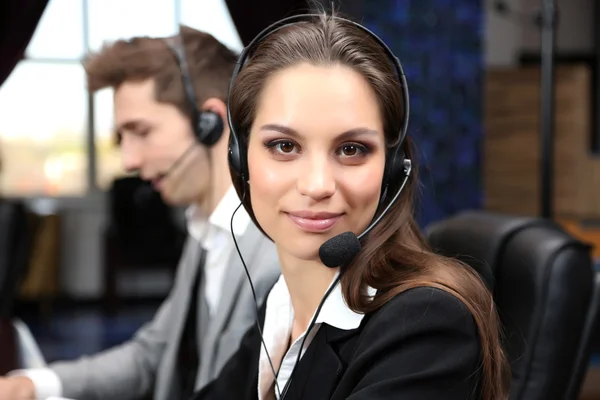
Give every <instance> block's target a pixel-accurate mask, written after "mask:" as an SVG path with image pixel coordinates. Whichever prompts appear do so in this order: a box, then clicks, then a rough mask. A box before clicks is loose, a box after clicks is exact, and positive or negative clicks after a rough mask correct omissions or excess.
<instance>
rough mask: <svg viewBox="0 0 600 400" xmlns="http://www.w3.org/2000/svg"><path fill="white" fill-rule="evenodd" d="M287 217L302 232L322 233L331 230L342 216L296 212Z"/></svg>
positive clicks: (288, 214)
mask: <svg viewBox="0 0 600 400" xmlns="http://www.w3.org/2000/svg"><path fill="white" fill-rule="evenodd" d="M287 216H288V217H289V218H290V219H291V220H292V222H293V223H294V224H296V226H298V227H299V228H300V229H302V230H305V231H307V232H313V233H322V232H326V231H328V230H329V229H331V228H332V227H333V226H334V225H335V224H336V223H337V222H338V221H339V220H340V218H341V217H342V214H335V213H325V212H321V213H313V212H309V211H297V212H290V213H287Z"/></svg>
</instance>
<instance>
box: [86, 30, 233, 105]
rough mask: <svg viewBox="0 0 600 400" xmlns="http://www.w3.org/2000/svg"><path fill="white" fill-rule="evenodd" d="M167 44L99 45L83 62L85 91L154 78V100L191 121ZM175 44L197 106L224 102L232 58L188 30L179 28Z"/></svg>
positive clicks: (205, 36) (203, 36)
mask: <svg viewBox="0 0 600 400" xmlns="http://www.w3.org/2000/svg"><path fill="white" fill-rule="evenodd" d="M166 40H168V39H166V38H151V37H135V38H132V39H128V40H119V41H116V42H114V43H111V44H107V45H104V46H103V48H102V49H101V50H100V51H98V52H97V53H91V54H89V55H88V56H87V57H86V58H85V60H84V62H83V66H84V68H85V71H86V74H87V82H88V88H89V90H91V91H92V92H95V91H97V90H100V89H103V88H107V87H112V88H114V89H117V88H118V87H119V86H120V85H121V84H122V83H123V82H126V81H143V80H146V79H150V78H154V82H155V85H156V89H155V90H156V93H155V98H156V100H157V101H159V102H162V103H170V104H173V105H175V106H176V107H177V108H179V110H181V111H182V112H183V113H185V114H186V115H188V116H190V115H191V106H190V104H189V102H188V100H187V98H186V96H185V94H184V89H183V82H182V77H181V71H180V69H179V66H178V63H177V58H176V57H175V55H174V54H173V52H172V50H171V49H170V48H169V47H168V45H167V42H166ZM178 40H179V43H180V44H179V45H181V44H183V48H184V50H185V57H186V60H187V64H188V65H187V72H188V73H189V75H190V79H191V81H192V85H193V87H194V93H195V97H196V101H197V102H198V104H197V105H196V106H197V107H200V106H201V105H202V103H204V102H205V101H206V100H207V99H209V98H211V97H216V98H219V99H221V100H223V101H226V99H227V89H228V85H229V80H230V78H231V75H232V73H233V69H234V67H235V63H236V61H237V55H236V54H235V53H234V52H233V51H231V50H230V49H228V48H227V47H226V46H225V45H223V44H222V43H221V42H219V41H218V40H217V39H215V38H214V37H213V36H212V35H210V34H208V33H205V32H201V31H198V30H195V29H192V28H190V27H187V26H181V27H180V31H179V38H178Z"/></svg>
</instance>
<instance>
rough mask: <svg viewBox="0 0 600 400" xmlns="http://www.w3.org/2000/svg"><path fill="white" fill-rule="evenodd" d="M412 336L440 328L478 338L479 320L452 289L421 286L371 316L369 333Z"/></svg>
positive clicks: (408, 290)
mask: <svg viewBox="0 0 600 400" xmlns="http://www.w3.org/2000/svg"><path fill="white" fill-rule="evenodd" d="M379 329H386V330H388V331H389V332H395V331H397V332H403V333H405V334H407V333H409V332H410V331H411V330H416V331H421V332H422V331H423V330H431V329H437V330H441V331H446V332H457V331H460V332H462V333H463V334H465V335H468V336H472V337H477V327H476V324H475V319H474V318H473V315H472V313H471V311H470V310H469V308H468V307H467V305H466V304H465V303H464V302H463V301H462V300H461V299H459V298H458V297H457V296H456V295H455V294H453V293H451V292H450V291H449V290H446V289H442V288H438V287H434V286H417V287H413V288H410V289H407V290H404V291H402V292H400V293H398V294H396V295H395V296H393V297H392V298H391V299H390V300H389V301H387V302H386V303H385V304H384V305H383V306H381V307H380V308H379V309H377V310H376V311H374V312H372V313H370V315H369V316H368V321H367V323H366V324H365V330H379Z"/></svg>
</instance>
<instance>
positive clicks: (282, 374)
mask: <svg viewBox="0 0 600 400" xmlns="http://www.w3.org/2000/svg"><path fill="white" fill-rule="evenodd" d="M338 275H339V272H338V273H336V275H335V277H334V278H333V280H332V284H333V283H335V282H336V281H337V277H338ZM330 287H331V285H330ZM368 292H369V295H370V296H374V295H375V289H373V288H369V290H368ZM313 317H314V316H313ZM363 317H364V315H363V314H357V313H355V312H354V311H352V310H351V309H350V308H349V307H348V306H347V305H346V301H345V300H344V296H343V294H342V289H341V286H340V284H339V283H337V284H336V286H335V287H334V288H333V290H332V291H331V293H330V294H329V296H328V297H327V299H326V300H325V302H324V303H323V307H322V308H321V312H320V313H319V315H318V317H317V320H316V321H315V325H314V327H313V328H312V329H311V331H310V334H309V335H308V337H307V338H306V341H305V342H304V347H303V348H302V355H301V357H302V356H303V355H304V353H305V352H306V349H307V348H308V346H309V345H310V343H311V341H312V339H313V338H314V337H315V335H316V334H317V332H318V330H319V328H320V327H321V325H322V324H324V323H325V324H327V325H330V326H333V327H335V328H338V329H342V330H351V329H356V328H358V326H359V325H360V323H361V321H362V319H363ZM293 321H294V309H293V307H292V301H291V298H290V292H289V290H288V287H287V284H286V282H285V278H284V277H283V275H281V276H280V277H279V280H278V281H277V283H275V285H274V286H273V288H272V289H271V292H270V293H269V296H268V298H267V309H266V313H265V323H264V327H263V339H264V341H265V347H266V348H267V349H268V350H269V355H270V357H271V361H272V362H273V367H274V368H275V371H276V372H277V370H279V373H278V375H277V385H278V386H279V391H283V389H284V387H285V385H286V384H287V381H288V379H289V378H290V375H291V373H292V370H293V368H294V364H295V363H296V359H297V358H298V352H299V351H300V345H301V344H302V340H303V339H304V336H306V331H305V332H304V333H302V334H301V335H300V336H299V337H298V338H297V339H296V340H295V341H294V343H293V344H292V345H291V346H290V347H289V350H288V347H287V345H288V343H289V340H290V336H291V334H292V324H293ZM286 350H287V352H286ZM284 354H285V356H284ZM274 380H275V379H274V376H273V371H272V370H271V365H270V364H269V359H268V357H267V354H266V352H265V349H264V347H261V349H260V359H259V366H258V398H259V400H266V399H270V398H272V393H271V390H275V396H276V398H279V395H280V394H281V393H279V391H278V390H277V389H276V388H274V385H273V383H274Z"/></svg>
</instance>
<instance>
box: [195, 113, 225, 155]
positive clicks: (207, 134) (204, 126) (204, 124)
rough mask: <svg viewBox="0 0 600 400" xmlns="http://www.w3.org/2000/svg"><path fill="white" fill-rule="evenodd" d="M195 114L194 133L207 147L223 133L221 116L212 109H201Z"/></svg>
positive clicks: (215, 141)
mask: <svg viewBox="0 0 600 400" xmlns="http://www.w3.org/2000/svg"><path fill="white" fill-rule="evenodd" d="M195 115H196V117H195V118H194V119H195V121H194V134H195V135H196V138H197V139H198V141H199V142H200V143H201V144H203V145H205V146H207V147H210V146H213V145H214V144H215V143H217V142H218V141H219V139H221V136H222V135H223V130H224V124H223V118H221V116H220V115H219V114H217V113H216V112H214V111H201V112H200V113H195Z"/></svg>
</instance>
